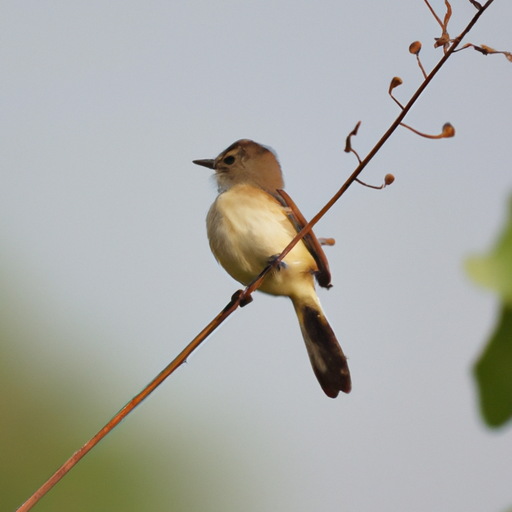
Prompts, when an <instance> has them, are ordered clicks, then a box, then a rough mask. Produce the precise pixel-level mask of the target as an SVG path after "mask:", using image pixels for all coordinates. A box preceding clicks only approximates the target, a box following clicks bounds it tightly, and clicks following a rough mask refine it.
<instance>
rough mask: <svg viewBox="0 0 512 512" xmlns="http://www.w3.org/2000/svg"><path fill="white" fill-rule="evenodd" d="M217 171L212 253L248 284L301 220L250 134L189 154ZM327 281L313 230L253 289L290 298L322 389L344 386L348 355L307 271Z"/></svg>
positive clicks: (210, 219)
mask: <svg viewBox="0 0 512 512" xmlns="http://www.w3.org/2000/svg"><path fill="white" fill-rule="evenodd" d="M194 163H195V164H197V165H202V166H204V167H208V168H209V169H213V170H214V171H215V179H216V181H217V186H218V191H219V195H218V196H217V199H216V200H215V202H214V203H213V205H212V206H211V208H210V211H209V212H208V216H207V219H206V225H207V231H208V239H209V241H210V247H211V250H212V252H213V255H214V256H215V258H216V259H217V261H218V262H219V263H220V264H221V265H222V266H223V267H224V269H225V270H226V271H227V272H228V274H229V275H230V276H231V277H233V278H234V279H236V280H237V281H239V282H240V283H242V284H243V285H245V286H247V285H248V284H250V283H251V282H252V281H253V280H254V279H255V278H256V277H257V276H258V274H260V272H261V271H262V270H263V269H264V268H265V267H266V266H267V265H268V264H269V263H270V262H271V261H272V260H273V259H275V258H276V257H277V256H278V255H279V254H280V253H281V252H282V251H283V249H284V248H285V247H286V246H287V245H288V244H289V243H290V241H291V240H292V238H293V237H294V236H295V235H296V234H297V232H298V231H300V229H302V227H303V226H304V225H305V224H306V221H305V219H304V217H302V214H301V213H300V211H299V210H298V208H297V207H296V206H295V204H294V203H293V201H292V200H291V198H290V197H289V196H288V194H286V192H284V190H282V189H283V187H284V182H283V176H282V172H281V166H280V165H279V162H278V161H277V158H276V156H275V154H274V153H273V152H272V151H271V150H270V149H268V148H267V147H265V146H262V145H261V144H258V143H256V142H254V141H252V140H248V139H243V140H239V141H237V142H235V143H234V144H232V145H231V146H229V148H227V149H226V150H225V151H223V152H222V153H221V154H220V155H219V156H218V157H217V158H215V159H214V160H213V159H207V160H194ZM314 276H315V277H316V278H317V281H318V283H319V284H320V285H321V286H324V287H326V288H329V287H330V286H331V284H330V281H331V276H330V271H329V266H328V263H327V259H326V257H325V255H324V253H323V250H322V248H321V247H320V244H319V242H318V240H317V239H316V237H315V235H314V234H313V232H310V234H308V235H306V236H305V237H304V238H303V239H302V240H301V241H299V242H298V243H297V245H295V247H294V248H293V249H292V250H291V251H290V253H289V254H288V255H287V256H286V257H285V258H284V260H283V261H282V262H281V263H280V264H279V265H278V266H277V267H276V268H274V269H273V270H272V271H271V272H270V273H269V274H267V276H266V277H265V279H264V281H263V283H262V285H261V286H260V288H259V290H260V291H262V292H265V293H269V294H271V295H284V296H286V297H290V299H291V300H292V303H293V306H294V307H295V312H296V313H297V317H298V319H299V324H300V329H301V331H302V336H303V337H304V341H305V343H306V348H307V351H308V354H309V358H310V360H311V365H312V367H313V371H314V372H315V375H316V377H317V379H318V382H319V383H320V386H322V389H323V390H324V392H325V394H326V395H327V396H329V397H331V398H335V397H336V396H338V393H339V391H343V392H345V393H348V392H350V389H351V381H350V372H349V369H348V364H347V360H346V358H345V355H344V354H343V351H342V350H341V347H340V345H339V343H338V341H337V340H336V336H335V334H334V332H333V330H332V328H331V326H330V325H329V323H328V322H327V319H326V318H325V315H324V313H323V311H322V307H321V306H320V301H319V300H318V297H317V294H316V291H315V284H314V280H313V277H314Z"/></svg>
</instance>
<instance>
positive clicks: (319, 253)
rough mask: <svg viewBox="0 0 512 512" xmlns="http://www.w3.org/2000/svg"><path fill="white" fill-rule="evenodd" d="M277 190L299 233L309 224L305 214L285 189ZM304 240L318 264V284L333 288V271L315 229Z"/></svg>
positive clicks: (316, 275) (316, 274) (316, 273)
mask: <svg viewBox="0 0 512 512" xmlns="http://www.w3.org/2000/svg"><path fill="white" fill-rule="evenodd" d="M276 192H277V194H278V195H279V197H278V199H279V200H280V202H281V203H282V204H283V205H284V206H287V207H288V208H289V210H290V211H289V213H288V214H287V215H288V218H289V219H290V221H291V222H292V224H293V225H294V226H295V229H296V230H297V233H298V232H299V231H300V230H301V229H302V228H303V227H304V226H305V225H306V224H307V221H306V219H305V218H304V215H302V213H301V212H300V210H299V208H298V207H297V205H296V204H295V203H294V202H293V200H292V198H291V197H290V196H289V195H288V194H287V193H286V192H285V191H284V190H277V191H276ZM303 241H304V244H305V245H306V247H307V248H308V250H309V252H310V253H311V256H313V258H314V259H315V261H316V264H317V266H318V271H317V272H315V277H316V280H317V282H318V284H319V285H320V286H322V287H323V288H327V289H329V288H331V287H332V284H331V271H330V270H329V263H328V261H327V257H326V256H325V253H324V250H323V249H322V246H321V245H320V242H319V241H318V239H317V237H316V236H315V234H314V233H313V231H310V232H309V233H308V234H307V235H305V236H304V238H303Z"/></svg>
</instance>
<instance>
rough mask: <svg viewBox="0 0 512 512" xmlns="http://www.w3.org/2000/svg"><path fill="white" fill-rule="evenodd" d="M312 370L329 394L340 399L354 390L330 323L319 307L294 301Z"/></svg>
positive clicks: (344, 358)
mask: <svg viewBox="0 0 512 512" xmlns="http://www.w3.org/2000/svg"><path fill="white" fill-rule="evenodd" d="M294 306H295V310H296V312H297V316H298V317H299V323H300V328H301V331H302V336H303V337H304V341H305V343H306V348H307V351H308V354H309V359H310V360H311V366H312V367H313V371H314V372H315V375H316V378H317V379H318V382H319V383H320V386H322V389H323V390H324V392H325V394H326V395H327V396H328V397H330V398H336V397H337V396H338V393H339V392H340V391H343V392H344V393H349V392H350V390H351V389H352V382H351V380H350V371H349V369H348V364H347V359H346V357H345V355H344V354H343V350H341V347H340V345H339V343H338V340H337V339H336V335H335V334H334V332H333V330H332V328H331V326H330V325H329V322H327V319H326V318H325V316H324V314H323V312H322V310H321V309H320V306H319V305H317V304H312V303H308V304H303V303H300V302H295V301H294Z"/></svg>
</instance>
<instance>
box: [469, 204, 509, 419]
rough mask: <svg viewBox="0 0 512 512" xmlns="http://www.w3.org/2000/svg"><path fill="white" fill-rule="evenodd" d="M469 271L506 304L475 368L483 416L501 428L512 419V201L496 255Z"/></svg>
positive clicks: (477, 260) (475, 263)
mask: <svg viewBox="0 0 512 512" xmlns="http://www.w3.org/2000/svg"><path fill="white" fill-rule="evenodd" d="M466 268H467V271H468V273H469V275H470V276H471V277H472V278H473V279H474V280H475V281H476V282H477V283H478V284H481V285H482V286H485V287H487V288H490V289H492V290H494V291H496V292H497V293H498V294H499V295H500V298H501V300H502V304H501V316H500V318H499V321H498V325H497V327H496V328H495V330H494V333H493V335H492V336H491V339H490V340H489V342H488V344H487V346H486V347H485V349H484V351H483V353H482V355H481V356H480V358H479V359H478V361H477V362H476V364H475V366H474V375H475V378H476V381H477V385H478V391H479V395H480V409H481V413H482V416H483V418H484V420H485V422H486V423H487V424H488V425H489V426H491V427H499V426H501V425H503V424H504V423H505V422H506V421H508V420H509V419H510V418H511V417H512V198H511V200H510V202H509V218H508V222H507V225H506V227H505V229H504V230H503V232H502V234H501V236H500V237H499V239H498V242H497V244H496V246H495V247H494V249H493V251H492V252H491V253H489V254H488V255H487V256H475V257H472V258H470V259H469V260H468V261H467V265H466Z"/></svg>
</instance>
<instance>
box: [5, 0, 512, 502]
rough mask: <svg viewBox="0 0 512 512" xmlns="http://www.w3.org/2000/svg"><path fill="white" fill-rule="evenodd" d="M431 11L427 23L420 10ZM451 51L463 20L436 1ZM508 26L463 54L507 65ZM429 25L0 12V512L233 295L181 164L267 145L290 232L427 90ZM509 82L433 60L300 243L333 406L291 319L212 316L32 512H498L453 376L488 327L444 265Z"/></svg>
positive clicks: (128, 12)
mask: <svg viewBox="0 0 512 512" xmlns="http://www.w3.org/2000/svg"><path fill="white" fill-rule="evenodd" d="M432 5H433V6H434V7H435V8H436V9H437V12H438V13H439V15H440V16H441V17H443V16H444V12H445V7H444V2H442V1H440V0H432ZM452 7H453V17H452V21H451V23H450V26H449V29H450V30H449V31H450V34H451V35H452V36H455V35H457V34H458V33H460V31H461V30H462V28H463V27H464V26H465V24H466V23H467V21H468V20H469V19H470V18H471V17H472V16H473V14H474V12H475V8H474V7H473V6H472V5H471V4H470V2H469V1H467V0H465V1H463V0H453V2H452ZM511 19H512V4H511V3H510V2H505V1H496V2H495V3H494V4H493V5H492V7H491V8H490V9H489V10H488V12H487V13H486V14H485V15H484V16H483V17H482V18H481V20H480V21H479V22H478V24H477V25H476V26H475V28H474V30H473V31H472V32H471V33H470V36H469V37H468V39H467V41H470V42H473V43H475V44H482V43H483V44H486V45H489V46H492V47H494V48H496V49H498V50H512V39H511V37H510V34H511V32H510V20H511ZM439 36H440V28H439V26H438V25H437V23H436V21H435V20H434V18H433V17H432V15H431V14H430V13H429V11H428V9H427V7H426V5H425V3H424V2H423V1H421V0H417V1H414V2H411V1H410V0H397V1H395V2H393V3H389V2H370V1H368V0H363V1H360V2H344V1H342V2H339V1H338V2H334V1H330V0H325V1H324V0H319V1H317V2H315V3H314V4H313V3H311V2H291V1H289V0H277V1H276V0H274V1H273V2H270V1H260V2H251V3H245V4H244V3H240V2H234V1H229V0H224V1H218V2H206V1H200V0H190V1H188V2H169V1H162V0H148V1H146V2H136V1H131V0H128V1H123V2H120V1H111V2H100V1H96V0H92V1H90V2H86V3H84V2H78V1H69V0H67V1H57V0H52V1H49V2H35V1H33V0H29V1H25V2H19V1H13V0H4V1H3V2H2V3H1V5H0V108H1V115H0V258H1V260H0V302H1V308H0V315H1V322H0V337H1V340H0V351H1V357H0V365H1V369H0V382H1V384H2V390H3V393H2V407H1V413H0V432H1V438H0V443H1V444H0V475H1V478H0V505H1V509H2V510H14V509H15V508H16V507H17V506H19V505H20V504H21V503H22V502H23V501H24V500H25V499H27V498H28V496H29V495H30V494H31V493H32V492H33V491H34V490H35V489H36V488H37V487H38V486H39V485H40V484H41V483H43V481H45V480H46V479H47V478H48V477H49V476H50V475H51V474H52V473H53V472H54V471H55V470H56V469H57V468H58V467H59V466H60V464H61V463H62V462H64V460H65V459H67V458H68V457H69V456H70V455H71V454H72V453H73V452H74V451H75V450H76V449H78V448H79V447H80V446H81V445H82V444H83V443H84V442H85V441H87V439H88V438H90V437H91V436H92V435H93V434H95V433H96V432H97V431H98V430H99V429H100V428H101V427H102V426H103V425H104V424H105V423H106V422H107V421H108V420H109V419H110V418H111V417H112V416H113V415H114V413H115V412H117V411H118V410H119V409H120V408H121V407H122V406H123V405H124V404H125V403H126V402H127V401H128V400H129V399H130V398H131V397H132V396H133V395H135V394H136V393H137V392H138V391H139V390H140V389H141V388H142V387H143V386H144V385H145V384H146V383H147V382H149V381H150V380H151V379H152V378H153V377H154V376H155V375H156V374H157V373H158V372H159V371H160V370H161V369H162V368H163V367H164V366H165V365H166V364H167V363H168V362H169V361H170V360H171V359H173V358H174V357H175V356H176V355H177V354H178V352H179V351H181V349H182V348H183V347H184V346H185V345H186V344H187V343H188V342H189V341H190V339H191V338H192V337H193V336H195V335H196V334H197V333H198V332H199V331H200V330H201V329H202V328H203V326H204V325H205V324H206V323H207V322H209V321H210V320H211V319H212V318H213V317H214V316H215V315H216V314H217V313H218V312H219V311H220V310H221V309H222V308H223V307H224V305H225V304H226V303H227V302H228V300H229V298H230V296H231V294H232V293H233V292H234V291H235V290H237V289H238V288H239V285H238V284H237V283H235V282H234V281H232V280H231V278H230V277H229V276H228V275H227V274H225V272H224V271H223V270H222V269H221V268H220V267H219V266H218V265H217V263H216V262H215V260H214V258H213V256H212V255H211V253H210V251H209V247H208V243H207V240H206V233H205V216H206V213H207V211H208V208H209V206H210V204H211V203H212V202H213V200H214V198H215V195H216V190H215V187H214V184H213V181H212V180H211V177H210V175H211V172H210V171H208V170H207V169H204V168H200V167H197V166H194V165H193V164H192V162H191V161H192V160H193V159H198V158H214V157H215V156H216V155H217V154H218V153H219V152H220V151H222V150H223V149H225V148H226V147H227V146H228V145H230V144H231V143H232V142H234V141H235V140H237V139H240V138H252V139H254V140H256V141H258V142H261V143H263V144H267V145H270V146H272V147H273V148H274V149H275V150H276V151H277V153H278V155H279V157H280V161H281V164H282V166H283V170H284V174H285V179H286V184H287V191H288V192H289V193H290V195H291V196H292V197H293V198H294V200H295V202H296V203H297V204H298V205H299V206H300V208H301V210H302V211H303V213H304V214H305V215H306V216H307V217H311V216H313V215H314V214H315V213H316V212H317V211H318V210H319V209H320V208H321V206H322V205H323V204H324V203H325V202H326V201H327V200H328V199H329V198H330V197H331V196H332V194H333V193H334V192H335V190H337V189H338V188H339V186H340V185H341V184H342V183H343V181H344V180H345V179H346V177H347V176H348V175H349V174H350V173H351V171H352V170H353V168H354V167H355V165H356V161H355V158H354V157H353V156H352V155H346V154H345V153H344V152H343V148H344V141H345V137H346V136H347V134H348V133H349V132H350V131H351V130H352V128H353V127H354V126H355V124H356V122H357V121H359V120H361V121H362V125H361V128H360V130H359V134H358V135H357V137H356V138H355V139H353V146H354V148H355V149H356V150H357V151H358V152H359V154H360V155H361V156H364V155H365V154H366V153H367V152H368V151H369V150H370V149H371V147H372V146H373V145H374V144H375V143H376V142H377V140H378V139H379V138H380V137H381V135H382V134H383V133H384V131H385V130H386V129H387V128H388V126H389V125H390V123H391V122H392V120H393V119H394V118H395V116H396V115H397V113H398V107H397V106H396V105H395V104H394V102H393V101H392V100H391V99H390V98H389V96H388V95H387V90H388V86H389V82H390V80H391V78H392V77H393V76H395V75H398V76H400V77H401V78H402V79H403V80H404V85H402V86H401V87H400V88H398V89H396V90H395V95H396V96H397V98H398V99H400V100H401V101H402V102H403V103H405V102H407V100H408V98H409V97H410V95H411V94H412V93H413V91H414V90H415V89H416V87H417V86H418V85H419V84H420V82H421V80H422V76H421V72H420V70H419V68H418V66H417V65H416V62H415V58H414V56H412V55H410V54H409V52H408V47H409V44H410V43H411V42H413V41H414V40H420V41H422V43H423V50H422V52H421V56H422V60H423V64H424V66H425V68H426V69H427V71H428V70H430V69H431V68H432V67H433V66H434V65H435V63H436V62H437V60H438V59H439V58H440V57H441V55H442V50H441V49H437V50H434V49H433V47H432V44H433V43H434V37H439ZM511 78H512V67H511V64H510V63H509V62H507V60H506V59H505V58H504V57H503V56H502V55H495V56H488V57H484V56H482V55H481V54H479V53H477V52H475V51H473V50H466V51H464V52H461V53H458V54H456V55H454V56H453V58H452V59H450V61H449V62H448V65H447V66H445V68H444V69H443V70H442V71H441V73H440V74H439V76H438V77H437V78H436V79H435V80H434V82H433V83H432V84H431V86H430V87H429V88H428V89H427V91H426V92H425V94H424V95H423V97H422V98H421V99H420V101H419V102H418V103H417V105H416V106H415V107H414V108H413V110H412V111H411V113H410V115H409V116H408V117H407V119H406V122H407V123H408V124H411V125H412V126H414V127H415V128H416V129H419V130H421V131H424V132H428V133H439V132H440V131H441V128H442V125H443V124H444V123H445V122H447V121H449V122H451V123H452V124H453V125H454V127H455V129H456V132H457V135H456V137H455V138H453V139H448V140H440V141H431V140H427V139H423V138H420V137H418V136H416V135H414V134H412V133H411V132H409V131H407V130H405V129H403V130H400V131H398V132H397V133H396V134H395V135H394V136H393V137H392V139H391V140H390V141H389V143H388V144H387V145H386V146H385V147H384V149H383V150H382V151H381V152H380V153H379V155H378V156H377V157H376V158H375V159H374V161H373V162H372V164H371V165H370V166H369V167H368V168H367V169H366V170H365V171H364V173H363V175H362V176H361V178H362V179H363V180H364V181H367V182H369V183H372V184H375V185H379V184H381V183H382V181H383V178H384V175H385V174H386V173H388V172H391V173H393V174H394V175H395V176H396V182H395V183H394V184H393V186H391V187H389V188H387V189H386V190H384V191H380V192H377V191H373V190H370V189H366V188H364V187H361V186H353V187H351V188H350V190H349V191H348V192H347V194H346V195H345V196H344V197H343V198H342V200H341V201H340V202H339V203H338V204H337V205H336V206H335V207H334V208H333V209H332V210H331V212H330V213H329V214H328V215H327V216H326V217H325V218H324V219H323V220H322V221H321V223H320V224H319V225H318V227H317V228H316V233H317V235H318V236H330V237H334V238H336V241H337V243H336V245H335V246H334V247H332V248H328V249H327V255H328V257H329V259H330V265H331V270H332V274H333V284H334V287H333V288H332V289H331V290H329V291H325V290H320V292H319V293H320V300H321V301H322V303H323V306H324V309H325V312H326V314H327V316H328V317H329V319H330V322H331V324H332V326H333V328H334V330H335V331H336V333H337V335H338V339H339V340H340V343H341V345H342V347H343V349H344V351H345V353H346V354H347V355H348V356H349V358H350V367H351V371H352V376H353V391H352V393H351V394H350V395H348V396H347V395H344V396H340V397H339V398H337V399H336V400H331V399H329V398H327V397H326V396H324V394H323V392H322V391H321V389H320V387H319V386H318V384H317V382H316V379H315V377H314V375H313V372H312V370H311V368H310V366H309V361H308V358H307V355H306V351H305V348H304V346H303V341H302V338H301V335H300V331H299V327H298V324H297V321H296V318H295V314H294V312H293V308H292V306H291V304H290V303H289V301H288V300H286V299H279V298H273V297H269V296H264V295H259V294H258V295H257V296H255V299H256V300H255V301H254V302H253V303H252V304H251V305H250V306H249V307H246V308H244V309H243V310H240V311H238V312H237V313H236V314H234V315H232V317H231V318H230V319H229V321H228V322H226V323H225V324H224V325H223V326H222V327H221V328H220V329H219V331H218V332H216V333H215V334H214V335H213V336H212V337H211V338H210V339H209V340H208V341H207V342H206V343H205V344H204V345H203V346H202V348H201V349H200V350H198V352H197V353H195V354H194V355H193V356H192V357H191V358H190V359H189V361H188V363H187V364H186V365H184V366H183V367H182V368H180V369H179V370H178V371H177V373H176V374H174V375H173V376H172V377H171V378H170V379H169V380H168V381H166V382H165V383H164V385H163V386H162V387H161V388H160V389H159V390H158V391H157V392H156V393H155V394H154V396H152V397H151V398H150V399H149V400H148V401H147V402H146V403H144V404H143V405H142V406H140V407H139V408H138V409H137V410H136V411H135V413H134V414H133V415H132V416H131V417H129V418H128V419H127V420H125V421H124V422H123V423H122V424H121V425H120V426H119V427H118V428H117V429H116V430H115V431H114V432H113V433H112V434H110V435H109V436H108V437H107V439H105V440H104V441H103V442H102V443H101V444H100V445H98V446H97V447H96V448H95V449H94V450H93V452H92V453H90V454H89V455H87V457H86V458H85V459H84V460H83V461H82V462H81V463H80V464H79V465H78V466H77V467H76V468H75V469H74V470H73V471H72V472H71V473H70V474H69V475H68V476H66V477H65V479H64V480H63V481H62V482H61V483H60V484H59V485H58V486H57V487H56V488H55V489H53V490H52V491H51V492H50V493H49V494H48V495H47V496H46V497H45V498H44V499H43V500H42V501H41V502H40V503H39V504H38V505H37V506H36V508H35V510H40V511H44V510H52V511H54V510H66V511H90V510H95V511H102V510H105V511H106V510H109V511H110V510H123V511H129V510H134V511H135V510H155V511H160V510H162V511H163V510H166V511H167V510H183V511H188V510H190V511H193V510H208V511H210V512H211V511H226V510H245V511H249V512H250V511H263V510H275V511H283V512H288V511H290V512H292V511H293V512H298V511H310V510H323V511H326V512H330V511H333V512H334V511H339V510H344V511H346V512H351V511H354V512H355V511H357V512H365V511H368V512H369V511H374V510H383V511H388V510H389V511H395V510H414V511H416V512H427V511H432V510H436V511H454V510H464V511H466V512H479V511H484V510H485V511H502V510H504V509H505V508H507V507H509V506H510V505H511V504H512V492H511V491H510V476H511V470H512V443H511V439H512V438H511V431H510V426H508V427H505V428H503V429H501V430H498V431H490V430H488V429H487V428H486V427H485V426H484V425H483V423H482V421H481V419H480V417H479V410H478V403H477V398H476V396H477V395H476V392H475V387H474V382H473V380H472V376H471V373H470V372H471V365H472V364H473V362H474V360H475V359H476V358H477V357H478V355H479V353H480V351H481V350H482V349H483V346H484V343H485V340H486V339H487V337H488V335H489V334H490V332H491V331H492V329H493V325H494V322H495V319H496V316H497V314H498V311H497V307H496V306H497V302H496V300H495V298H494V297H493V295H492V294H491V293H489V292H485V291H483V290H481V289H478V288H477V287H476V286H475V285H473V284H472V283H471V282H470V280H469V279H468V278H467V277H466V275H465V273H464V260H465V258H466V257H468V256H469V255H471V254H474V253H479V252H484V251H486V250H487V249H488V248H489V246H490V245H491V244H492V243H493V241H494V239H495V237H496V235H497V234H498V233H499V231H500V229H501V228H502V224H503V222H504V219H505V212H506V205H507V198H508V196H509V195H510V193H511V192H512V173H511V165H510V134H511V130H512V105H511V102H510V90H511Z"/></svg>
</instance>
